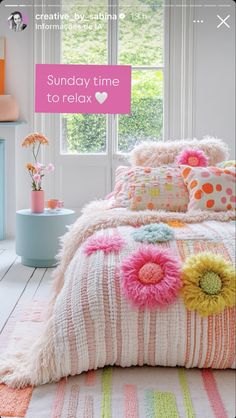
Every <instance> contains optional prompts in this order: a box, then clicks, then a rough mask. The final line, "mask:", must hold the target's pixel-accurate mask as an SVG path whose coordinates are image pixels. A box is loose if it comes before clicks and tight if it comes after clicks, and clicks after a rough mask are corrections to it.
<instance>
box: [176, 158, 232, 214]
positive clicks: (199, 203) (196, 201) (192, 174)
mask: <svg viewBox="0 0 236 418" xmlns="http://www.w3.org/2000/svg"><path fill="white" fill-rule="evenodd" d="M181 172H182V177H183V179H184V182H185V184H186V186H187V187H188V191H189V197H190V201H189V205H188V209H189V210H198V209H202V210H214V211H227V210H232V209H235V201H236V197H235V177H236V174H235V168H234V167H228V168H227V169H224V168H219V167H190V166H181Z"/></svg>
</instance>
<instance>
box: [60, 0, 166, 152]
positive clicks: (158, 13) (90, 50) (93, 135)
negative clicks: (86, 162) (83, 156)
mask: <svg viewBox="0 0 236 418" xmlns="http://www.w3.org/2000/svg"><path fill="white" fill-rule="evenodd" d="M66 3H67V2H66V1H64V2H63V12H64V13H69V14H74V13H75V12H77V13H81V12H82V11H83V13H84V14H85V15H87V16H91V15H93V16H95V15H96V14H98V13H104V14H105V13H107V8H106V7H105V6H104V7H103V6H101V3H102V2H101V0H93V2H92V5H87V4H88V3H87V0H85V5H86V7H82V8H81V6H79V5H78V3H77V4H76V2H75V4H74V6H71V3H72V2H71V1H70V2H69V3H68V5H67V4H66ZM80 3H81V2H80ZM132 3H133V7H127V6H126V5H127V4H129V5H132ZM69 4H70V5H69ZM102 4H103V3H102ZM104 4H105V3H104ZM161 4H162V2H160V1H156V2H155V1H153V0H136V1H135V0H129V2H127V1H126V0H120V9H119V13H123V14H124V15H125V18H124V19H122V20H120V21H119V62H118V63H119V64H131V65H133V66H134V65H135V66H143V65H145V66H159V65H162V61H163V48H162V45H163V8H162V7H160V6H161ZM93 24H94V21H93ZM81 25H82V22H81ZM96 25H97V26H96ZM96 25H95V26H94V30H86V29H84V30H82V28H83V26H81V28H80V30H78V29H76V28H75V29H74V30H70V31H63V33H62V57H63V59H62V62H63V63H65V64H107V21H104V22H102V21H101V20H97V21H96ZM118 127H119V135H118V148H119V151H123V152H126V151H129V150H130V149H132V148H133V146H134V144H136V143H137V142H139V141H142V140H146V139H152V140H159V139H160V138H161V137H162V129H163V73H162V71H161V70H159V71H158V70H154V69H153V70H152V69H151V68H150V69H148V70H142V71H141V70H135V69H133V71H132V113H131V115H120V116H119V117H118ZM106 128H107V118H106V115H81V114H67V115H63V117H62V130H63V151H64V152H70V153H77V152H81V153H86V152H87V153H92V152H105V150H106ZM108 140H109V138H108Z"/></svg>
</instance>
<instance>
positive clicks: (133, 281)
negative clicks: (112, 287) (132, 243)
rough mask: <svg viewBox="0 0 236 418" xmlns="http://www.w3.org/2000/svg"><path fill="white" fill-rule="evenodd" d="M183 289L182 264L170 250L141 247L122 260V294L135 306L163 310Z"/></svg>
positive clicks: (152, 246) (150, 246) (151, 246)
mask: <svg viewBox="0 0 236 418" xmlns="http://www.w3.org/2000/svg"><path fill="white" fill-rule="evenodd" d="M181 287H182V281H181V279H180V265H179V262H178V260H177V259H175V257H173V254H172V253H171V252H170V251H169V250H166V249H165V250H164V249H159V248H157V247H155V246H154V245H148V246H142V247H140V249H139V250H138V251H136V252H135V253H133V254H131V255H130V256H128V257H127V258H126V259H124V261H123V264H122V292H123V294H124V295H125V296H126V297H127V299H129V300H130V301H131V302H132V304H133V305H134V306H138V307H140V308H149V309H152V308H156V307H161V308H164V307H166V306H168V305H169V304H170V303H173V302H174V301H175V299H176V298H177V295H178V292H179V290H180V288H181Z"/></svg>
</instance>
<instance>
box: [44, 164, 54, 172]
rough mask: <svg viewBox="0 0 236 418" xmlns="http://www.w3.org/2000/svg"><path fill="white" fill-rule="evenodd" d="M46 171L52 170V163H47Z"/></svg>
mask: <svg viewBox="0 0 236 418" xmlns="http://www.w3.org/2000/svg"><path fill="white" fill-rule="evenodd" d="M46 171H48V172H49V173H51V172H52V171H54V165H53V164H52V163H49V164H48V165H47V167H46Z"/></svg>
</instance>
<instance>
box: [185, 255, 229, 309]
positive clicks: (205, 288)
mask: <svg viewBox="0 0 236 418" xmlns="http://www.w3.org/2000/svg"><path fill="white" fill-rule="evenodd" d="M182 281H183V288H182V290H181V293H182V296H183V299H184V303H185V305H186V307H187V308H188V309H189V310H196V311H197V312H198V313H199V314H200V315H201V316H208V315H212V314H219V313H220V312H222V311H223V310H224V308H225V307H227V306H228V307H233V306H234V305H235V298H236V294H235V269H234V268H233V266H232V265H231V264H229V263H228V262H226V261H225V259H224V258H222V257H221V256H218V255H215V254H212V253H209V252H203V253H198V254H197V255H193V256H190V257H189V258H188V259H187V260H186V262H185V264H184V267H183V270H182Z"/></svg>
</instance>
